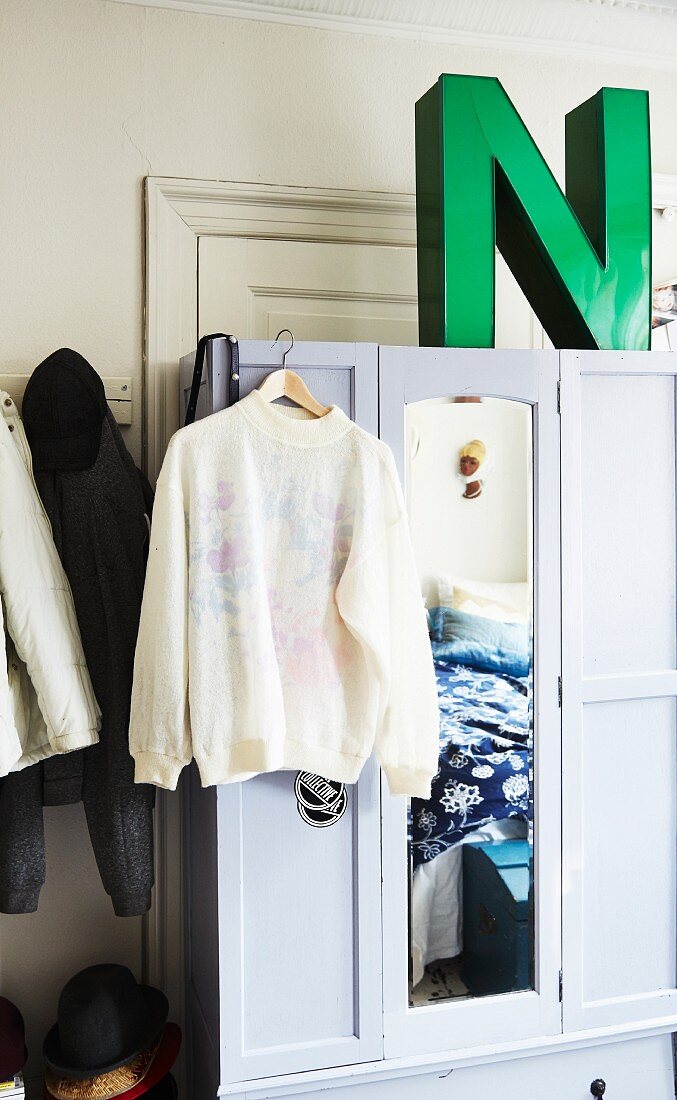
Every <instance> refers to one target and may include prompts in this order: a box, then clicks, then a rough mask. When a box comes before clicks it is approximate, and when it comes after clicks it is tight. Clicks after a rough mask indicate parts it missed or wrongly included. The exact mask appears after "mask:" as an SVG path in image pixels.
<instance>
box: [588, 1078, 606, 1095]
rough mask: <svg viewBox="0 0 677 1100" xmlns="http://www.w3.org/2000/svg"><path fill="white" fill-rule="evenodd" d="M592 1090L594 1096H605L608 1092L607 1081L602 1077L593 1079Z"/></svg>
mask: <svg viewBox="0 0 677 1100" xmlns="http://www.w3.org/2000/svg"><path fill="white" fill-rule="evenodd" d="M590 1092H591V1093H592V1095H593V1096H604V1093H605V1092H606V1081H603V1080H602V1078H601V1077H598V1078H597V1080H596V1081H593V1082H592V1084H591V1086H590Z"/></svg>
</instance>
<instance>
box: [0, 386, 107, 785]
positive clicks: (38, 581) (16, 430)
mask: <svg viewBox="0 0 677 1100" xmlns="http://www.w3.org/2000/svg"><path fill="white" fill-rule="evenodd" d="M0 409H1V410H2V416H1V417H0V598H1V604H0V610H1V613H2V622H3V626H4V633H5V647H6V653H7V661H6V663H5V662H3V661H0V776H3V775H7V774H8V772H10V771H19V770H21V769H22V768H25V767H28V765H29V764H35V763H37V761H38V760H44V759H45V758H46V757H48V756H54V755H55V754H57V753H64V752H72V751H73V750H74V749H81V748H85V747H86V746H88V745H94V744H96V742H97V741H98V740H99V738H98V732H97V731H98V730H99V728H100V726H101V712H100V710H99V707H98V704H97V702H96V699H95V697H94V691H93V689H92V683H91V680H90V678H89V672H88V671H87V665H86V663H85V656H84V653H83V651H82V642H81V639H80V630H79V628H78V623H77V619H76V617H75V608H74V606H73V596H72V593H71V590H70V585H69V584H68V580H67V578H66V574H65V573H64V571H63V568H62V565H61V561H60V559H59V555H58V554H57V551H56V547H55V545H54V540H53V538H52V529H51V526H50V523H49V519H48V518H47V513H46V512H45V509H44V507H43V505H42V501H41V500H40V497H39V495H38V490H37V488H36V485H35V481H34V480H33V466H32V462H31V454H30V450H29V447H28V442H27V440H26V435H25V432H24V428H23V424H22V422H21V418H20V417H19V413H18V410H17V407H16V405H15V404H14V402H13V401H12V398H11V397H10V396H9V394H7V393H5V392H4V391H2V390H0Z"/></svg>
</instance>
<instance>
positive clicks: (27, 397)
mask: <svg viewBox="0 0 677 1100" xmlns="http://www.w3.org/2000/svg"><path fill="white" fill-rule="evenodd" d="M107 408H108V405H107V404H106V391H105V389H104V385H103V382H102V381H101V379H100V378H99V375H98V374H97V373H96V371H95V370H94V367H92V366H91V365H90V364H89V363H88V362H87V360H86V359H84V358H83V356H82V355H80V354H79V353H78V352H77V351H73V349H72V348H59V349H58V351H53V352H52V354H51V355H49V356H48V357H47V358H46V359H43V361H42V363H40V364H39V365H38V366H37V367H36V368H35V370H34V371H33V373H32V375H31V377H30V378H29V380H28V385H27V386H26V392H25V394H24V399H23V403H22V406H21V415H22V417H23V422H24V428H25V429H26V437H27V439H28V443H29V446H30V448H31V455H32V458H33V465H34V466H35V469H36V470H86V469H89V467H90V466H93V465H94V463H95V462H96V456H97V455H98V453H99V447H100V445H101V426H102V424H103V419H104V417H105V415H106V410H107Z"/></svg>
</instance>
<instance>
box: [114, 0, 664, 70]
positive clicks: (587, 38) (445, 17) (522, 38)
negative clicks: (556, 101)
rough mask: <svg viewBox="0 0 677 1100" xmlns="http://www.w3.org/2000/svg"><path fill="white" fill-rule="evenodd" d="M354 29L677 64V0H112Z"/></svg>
mask: <svg viewBox="0 0 677 1100" xmlns="http://www.w3.org/2000/svg"><path fill="white" fill-rule="evenodd" d="M115 2H116V3H123V4H140V5H142V6H144V7H155V8H168V9H174V10H180V11H192V12H197V13H201V14H207V15H224V16H228V17H229V18H231V19H233V18H234V19H250V20H251V19H253V20H262V21H265V22H274V23H291V24H295V25H297V26H305V27H321V28H324V29H325V30H338V31H347V32H354V33H357V34H376V35H386V36H390V37H397V38H408V39H413V40H415V41H424V42H445V43H453V44H455V45H460V46H468V47H481V48H485V49H486V48H489V49H499V50H517V51H521V52H527V53H540V54H543V53H550V54H559V55H566V56H567V57H575V58H581V59H584V60H588V61H589V60H593V59H594V60H597V61H599V60H608V61H615V62H617V63H621V64H633V65H637V64H641V65H646V66H647V67H649V68H661V69H665V68H667V69H674V68H677V2H676V3H675V4H674V5H673V4H670V3H665V2H663V3H660V4H658V3H657V4H653V3H649V2H640V0H637V2H635V0H548V2H547V3H546V2H545V0H510V3H506V0H275V2H271V3H269V2H267V0H115Z"/></svg>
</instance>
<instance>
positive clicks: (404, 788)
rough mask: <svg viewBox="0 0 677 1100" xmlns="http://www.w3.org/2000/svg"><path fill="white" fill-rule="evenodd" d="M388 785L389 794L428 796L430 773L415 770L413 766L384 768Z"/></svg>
mask: <svg viewBox="0 0 677 1100" xmlns="http://www.w3.org/2000/svg"><path fill="white" fill-rule="evenodd" d="M383 770H384V772H385V773H386V776H387V779H388V787H389V788H390V793H391V794H408V795H411V797H412V798H430V787H431V784H432V780H433V777H432V774H431V772H429V771H417V770H415V769H414V768H386V767H384V769H383Z"/></svg>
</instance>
